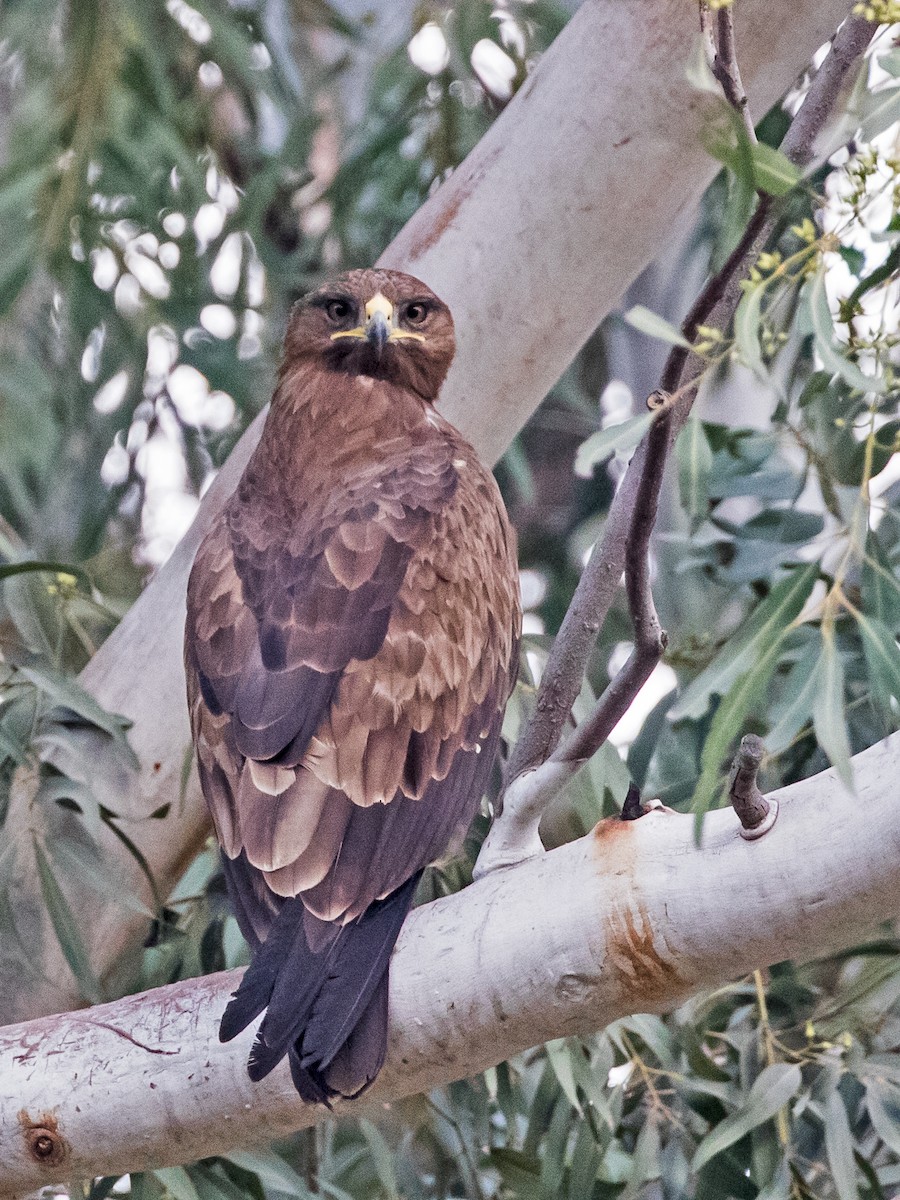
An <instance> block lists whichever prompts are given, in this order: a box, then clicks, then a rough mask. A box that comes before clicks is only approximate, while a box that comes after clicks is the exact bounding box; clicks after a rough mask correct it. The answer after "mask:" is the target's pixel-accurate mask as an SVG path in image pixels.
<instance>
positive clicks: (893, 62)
mask: <svg viewBox="0 0 900 1200" xmlns="http://www.w3.org/2000/svg"><path fill="white" fill-rule="evenodd" d="M876 61H877V62H878V65H879V67H881V69H882V71H887V73H888V75H893V76H894V78H895V79H896V78H897V77H898V76H900V50H890V51H888V53H887V54H882V55H880V56H879V57H878V59H877V60H876Z"/></svg>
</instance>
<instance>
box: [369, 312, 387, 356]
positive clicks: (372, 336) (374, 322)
mask: <svg viewBox="0 0 900 1200" xmlns="http://www.w3.org/2000/svg"><path fill="white" fill-rule="evenodd" d="M366 307H367V308H368V305H367V306H366ZM365 330H366V341H367V342H368V343H369V345H370V346H371V347H372V349H373V350H374V351H375V357H376V359H379V358H381V352H382V350H384V348H385V346H386V345H387V343H388V339H389V338H390V336H391V327H390V325H389V324H388V318H387V317H386V316H385V314H384V313H383V312H382V311H381V310H380V309H377V310H376V311H375V312H373V313H372V315H371V316H370V317H369V318H368V320H367V321H366V325H365Z"/></svg>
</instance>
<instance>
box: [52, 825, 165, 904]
mask: <svg viewBox="0 0 900 1200" xmlns="http://www.w3.org/2000/svg"><path fill="white" fill-rule="evenodd" d="M84 836H85V840H84V841H75V840H74V838H71V837H58V838H55V839H52V840H48V841H47V843H46V850H47V853H48V854H49V855H50V858H51V859H52V860H53V864H54V866H55V867H56V868H57V870H58V871H59V872H60V874H63V875H68V876H70V877H71V878H72V879H77V880H80V881H81V882H82V883H86V884H87V885H88V887H90V888H91V889H93V891H95V892H96V893H97V895H98V896H102V897H103V899H104V900H108V901H109V902H110V903H111V904H121V905H122V907H123V908H127V909H129V910H130V911H131V912H136V913H140V914H141V916H143V917H149V918H150V919H151V920H152V918H153V917H154V916H155V914H154V912H153V911H152V909H150V908H148V907H147V905H146V904H144V903H143V902H142V901H141V899H140V897H139V896H137V895H136V894H135V892H134V889H133V887H128V886H126V885H125V883H124V881H123V880H122V879H121V878H119V877H118V872H115V871H111V869H110V864H109V863H107V862H105V861H104V859H103V856H102V855H101V853H100V851H99V850H98V848H97V846H96V844H95V843H94V842H93V841H90V840H88V835H87V834H85V835H84Z"/></svg>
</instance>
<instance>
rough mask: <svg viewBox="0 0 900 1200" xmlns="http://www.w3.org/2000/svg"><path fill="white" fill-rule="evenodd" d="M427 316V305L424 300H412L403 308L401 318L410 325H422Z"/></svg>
mask: <svg viewBox="0 0 900 1200" xmlns="http://www.w3.org/2000/svg"><path fill="white" fill-rule="evenodd" d="M427 316H428V305H427V304H426V303H425V302H424V300H413V302H412V304H407V306H406V308H405V309H404V310H403V319H404V321H406V322H407V323H408V324H410V325H422V324H424V322H425V318H426V317H427Z"/></svg>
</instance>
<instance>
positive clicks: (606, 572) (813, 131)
mask: <svg viewBox="0 0 900 1200" xmlns="http://www.w3.org/2000/svg"><path fill="white" fill-rule="evenodd" d="M704 10H705V11H706V15H707V16H708V15H709V14H708V10H706V5H705V4H704V5H701V11H704ZM722 11H727V12H728V13H729V20H728V21H727V22H721V21H720V23H719V52H720V55H721V57H722V61H723V67H722V69H723V70H725V68H726V67H727V68H728V71H729V79H730V80H731V81H732V83H733V84H734V87H737V86H738V85H739V83H740V72H739V70H738V68H737V63H736V61H735V60H734V38H733V25H732V23H731V19H730V10H722ZM721 15H722V13H721V11H720V13H719V16H720V17H721ZM875 28H876V26H875V25H873V24H872V23H871V22H869V21H866V20H865V19H863V18H861V17H851V18H849V19H848V20H847V21H845V22H844V24H843V25H842V26H841V28H840V30H839V31H838V32H837V34H836V35H835V38H834V41H833V44H832V47H831V50H830V51H829V54H828V56H827V57H826V59H825V60H824V62H823V64H822V66H821V67H820V68H819V71H818V72H817V74H816V76H815V77H814V79H813V81H812V83H811V84H810V87H809V90H808V92H807V95H806V98H805V100H804V103H803V105H802V106H801V108H800V110H799V111H798V113H797V115H796V116H795V118H794V120H793V121H792V123H791V126H790V128H789V130H788V133H787V134H786V136H785V139H784V142H783V145H782V150H783V151H784V153H785V154H786V155H787V156H788V157H789V158H790V159H791V160H792V161H793V162H795V163H796V164H797V165H803V164H805V163H807V162H809V161H810V159H811V158H812V156H813V153H814V145H815V141H816V138H817V137H818V135H819V133H820V132H821V130H822V128H823V126H824V125H825V123H826V121H827V120H828V119H829V117H830V116H831V115H832V110H833V107H834V103H835V101H836V99H837V96H838V95H839V93H840V88H841V84H842V83H843V81H844V80H845V79H846V77H847V74H848V72H850V71H851V70H852V69H853V68H854V67H855V65H856V64H857V63H858V61H859V58H860V56H861V55H862V54H863V53H864V51H865V49H866V47H867V46H868V44H869V42H870V40H871V38H872V35H873V33H874V31H875ZM741 90H742V89H741ZM726 94H728V93H727V91H726ZM737 94H738V93H737V92H735V95H737ZM729 98H731V96H729ZM734 102H735V101H734V100H732V103H734ZM742 111H743V112H745V113H747V109H746V105H744V106H743V108H742ZM747 119H748V120H749V115H748V117H747ZM778 217H779V208H778V206H777V205H776V204H775V203H774V201H773V200H772V198H771V197H770V196H768V195H765V194H761V195H760V197H759V201H758V203H757V206H756V209H755V210H754V213H753V215H752V216H751V218H750V220H749V221H748V223H747V226H746V228H745V230H744V233H743V235H742V236H741V238H740V240H739V242H738V244H737V246H736V247H735V248H734V250H733V251H732V253H731V254H730V255H729V257H728V259H727V260H726V262H725V263H724V264H723V265H722V267H721V268H720V270H719V271H718V272H716V274H715V275H713V276H712V277H711V278H710V279H709V280H708V281H707V283H706V285H705V286H704V287H703V289H702V291H701V292H700V294H699V296H698V297H697V299H696V301H695V302H694V304H693V305H692V307H691V309H690V311H689V313H688V315H687V316H686V317H685V319H684V322H683V324H682V333H683V335H684V337H685V339H686V341H687V342H689V343H692V342H693V341H694V339H695V337H696V335H697V331H698V328H699V327H700V326H701V325H705V324H710V323H711V324H715V325H716V326H717V327H718V328H720V329H724V328H725V327H727V325H728V324H729V323H730V322H731V320H732V318H733V316H734V312H735V310H736V308H737V305H738V301H739V300H740V297H741V282H742V280H743V279H744V278H745V277H746V275H747V273H748V271H749V269H750V267H751V266H752V265H753V263H754V262H755V261H756V258H757V257H758V255H759V253H760V252H761V250H762V249H763V247H764V246H765V244H766V242H767V241H768V239H769V238H770V237H771V235H772V233H773V231H774V229H775V227H776V224H777V221H778ZM705 367H706V364H705V362H704V360H703V359H702V358H700V357H699V356H698V355H695V354H693V353H692V352H691V350H690V349H689V348H688V347H685V346H676V347H674V348H673V349H672V351H671V352H670V354H669V356H668V358H667V360H666V363H665V366H664V368H663V372H662V377H661V380H660V389H659V391H660V393H661V394H662V396H663V397H664V399H665V401H666V402H665V404H664V407H663V408H662V409H661V411H660V413H659V416H658V417H657V419H656V420H655V421H654V423H653V425H652V426H651V428H650V430H649V431H648V432H647V434H646V435H645V437H644V439H643V440H642V442H641V444H640V445H639V446H638V448H637V450H636V451H635V454H634V456H633V457H632V459H631V462H630V463H629V465H628V468H627V470H626V472H625V476H624V478H623V480H622V483H621V485H620V487H619V489H618V491H617V492H616V495H615V497H614V498H613V502H612V504H611V506H610V511H609V515H608V517H607V521H606V526H605V528H604V533H603V536H602V538H601V540H600V541H599V542H598V543H597V544H596V545H595V547H594V550H593V553H592V554H591V558H590V560H589V562H588V565H587V567H586V568H585V570H584V572H583V573H582V577H581V579H580V581H579V584H578V587H577V588H576V592H575V595H574V597H573V599H572V603H571V605H570V607H569V609H568V611H567V613H566V615H565V617H564V619H563V622H562V625H561V627H560V630H559V633H558V635H557V638H556V641H555V642H554V645H553V647H552V649H551V652H550V657H549V659H548V662H547V665H546V667H545V669H544V674H543V677H542V679H541V683H540V686H539V689H538V696H537V702H536V707H535V712H534V715H533V717H532V719H531V720H530V721H529V723H528V724H527V725H526V727H525V729H524V731H523V732H522V734H521V735H520V738H519V741H518V742H517V744H516V746H515V747H514V749H513V752H512V755H511V758H510V762H509V767H508V771H507V780H508V786H507V789H506V792H505V794H504V796H503V797H502V798H501V800H500V802H499V804H498V815H497V817H496V819H495V821H494V825H493V827H492V828H491V831H490V832H489V834H488V837H487V839H486V840H485V843H484V846H483V848H482V851H481V855H480V856H479V862H478V868H477V871H478V874H479V876H481V875H484V874H487V873H488V872H489V871H491V870H493V869H494V868H495V867H498V866H506V865H509V864H510V863H512V862H516V861H518V860H519V859H521V858H522V857H525V856H527V855H528V854H532V853H536V852H538V850H539V847H540V839H539V837H538V833H537V825H538V823H539V821H540V818H541V815H542V812H543V808H544V807H546V804H547V803H548V802H549V800H550V799H552V797H553V795H555V794H556V791H557V790H558V789H559V787H561V786H562V785H563V784H564V783H565V782H567V780H568V778H569V775H570V774H572V773H574V770H577V768H578V767H579V766H580V765H582V764H583V763H584V762H586V761H587V760H588V759H589V758H590V757H591V755H592V754H594V753H596V751H597V750H598V749H599V748H600V746H601V745H602V744H603V742H604V741H605V740H606V738H607V737H608V736H609V733H610V732H611V730H612V729H613V727H614V726H615V723H616V721H617V720H618V719H619V717H621V716H622V715H623V714H624V712H625V711H627V709H628V707H629V705H630V703H631V701H632V700H633V699H634V697H635V695H636V694H637V692H638V691H639V689H640V687H641V686H643V683H644V682H646V679H647V678H648V677H649V674H650V672H651V671H652V669H653V667H654V666H655V664H656V661H658V659H659V657H660V656H661V654H662V651H663V648H664V643H663V642H662V636H664V635H662V636H661V631H660V630H659V624H658V620H656V613H655V609H654V608H653V600H652V595H651V594H650V589H649V582H648V571H649V565H648V547H649V539H650V534H651V532H652V529H653V526H654V524H655V521H656V514H657V510H658V505H659V495H660V489H661V486H662V479H663V474H664V471H665V465H666V462H667V459H668V456H669V453H670V450H671V447H672V445H673V444H674V441H675V438H676V437H677V435H678V433H679V431H680V430H681V429H682V427H683V426H684V424H685V422H686V420H687V418H688V416H689V414H690V411H691V408H692V406H693V403H694V400H695V398H696V395H697V392H698V390H699V386H700V382H701V380H702V376H703V373H704V370H705ZM623 569H626V590H627V594H628V601H629V608H630V611H631V614H632V621H633V623H634V627H635V649H634V652H633V653H632V655H631V656H630V657H629V659H628V661H627V662H626V663H625V666H624V667H623V668H622V671H621V672H620V674H619V676H618V677H617V678H616V679H615V680H613V682H612V683H611V684H610V685H609V687H608V688H607V689H606V691H605V692H604V694H603V695H602V696H601V697H600V699H599V701H598V702H597V705H596V707H595V709H594V711H593V713H592V714H591V715H590V716H589V717H588V719H587V720H586V721H585V722H583V723H582V724H581V726H579V728H578V729H577V730H576V731H575V733H574V734H573V735H572V736H571V737H570V739H569V742H568V743H567V744H566V745H565V746H564V747H563V748H562V749H561V750H560V749H557V747H558V743H559V739H560V737H561V735H562V730H563V727H564V724H565V722H566V720H567V719H568V716H569V713H570V712H571V708H572V705H573V704H574V702H575V698H576V697H577V695H578V692H579V690H580V688H581V681H582V678H583V676H584V671H585V669H586V666H587V661H588V658H589V656H590V653H591V651H592V649H593V647H594V644H595V642H596V639H597V635H598V633H599V630H600V628H601V627H602V625H603V622H604V621H605V620H606V617H607V615H608V613H609V609H610V607H611V605H612V602H613V599H614V597H615V594H616V592H617V590H618V585H619V581H620V579H621V576H622V571H623ZM654 622H655V628H654ZM613 718H615V719H613ZM542 763H543V764H544V766H543V767H542V766H541V765H540V764H542ZM560 763H567V764H570V766H571V767H572V768H573V769H572V770H571V771H570V772H568V773H566V774H564V775H563V776H562V778H561V774H560V770H559V764H560ZM541 771H545V772H546V773H545V777H544V778H542V777H541ZM519 777H523V783H522V784H521V785H520V786H519V787H517V783H518V779H519ZM511 810H514V811H511ZM517 845H518V850H517Z"/></svg>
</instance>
